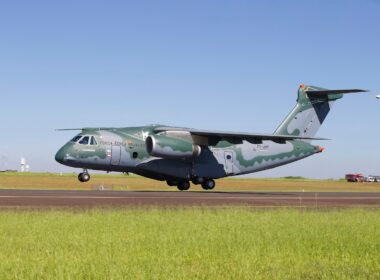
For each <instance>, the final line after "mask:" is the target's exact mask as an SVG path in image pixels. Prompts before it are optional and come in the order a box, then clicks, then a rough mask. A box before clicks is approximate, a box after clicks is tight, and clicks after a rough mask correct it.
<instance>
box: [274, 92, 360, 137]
mask: <svg viewBox="0 0 380 280" xmlns="http://www.w3.org/2000/svg"><path fill="white" fill-rule="evenodd" d="M355 92H365V90H361V89H343V90H327V89H324V88H320V87H316V86H306V85H301V86H300V87H299V89H298V99H297V104H296V106H295V107H294V109H293V110H292V111H291V112H290V113H289V115H288V116H287V117H286V118H285V120H284V121H283V122H282V123H281V125H280V126H279V127H278V128H277V129H276V131H275V132H274V134H275V135H293V136H300V137H314V136H315V135H316V134H317V132H318V129H319V128H320V127H321V125H322V124H323V122H324V121H325V119H326V117H327V115H328V113H329V112H330V110H331V108H332V106H333V104H334V103H335V101H337V100H338V99H341V98H342V97H343V94H346V93H355Z"/></svg>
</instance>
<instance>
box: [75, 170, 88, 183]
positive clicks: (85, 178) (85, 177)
mask: <svg viewBox="0 0 380 280" xmlns="http://www.w3.org/2000/svg"><path fill="white" fill-rule="evenodd" d="M90 179H91V177H90V174H88V172H87V169H84V170H83V172H82V173H79V175H78V180H79V181H80V182H82V183H85V182H88V181H90Z"/></svg>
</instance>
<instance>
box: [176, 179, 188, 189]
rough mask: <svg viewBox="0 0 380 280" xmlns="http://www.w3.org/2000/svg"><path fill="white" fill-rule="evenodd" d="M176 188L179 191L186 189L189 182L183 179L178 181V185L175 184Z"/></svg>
mask: <svg viewBox="0 0 380 280" xmlns="http://www.w3.org/2000/svg"><path fill="white" fill-rule="evenodd" d="M177 188H178V190H180V191H187V190H189V189H190V182H189V181H183V182H180V183H179V184H178V185H177Z"/></svg>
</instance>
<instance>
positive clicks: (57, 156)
mask: <svg viewBox="0 0 380 280" xmlns="http://www.w3.org/2000/svg"><path fill="white" fill-rule="evenodd" d="M55 160H56V161H57V162H59V163H63V162H64V161H65V148H64V147H62V148H61V149H59V150H58V152H57V153H56V154H55Z"/></svg>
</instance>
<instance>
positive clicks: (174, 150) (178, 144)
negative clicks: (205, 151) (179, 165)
mask: <svg viewBox="0 0 380 280" xmlns="http://www.w3.org/2000/svg"><path fill="white" fill-rule="evenodd" d="M145 144H146V150H147V152H148V153H149V154H150V155H151V156H154V157H161V158H173V159H190V158H196V157H198V156H199V155H200V154H201V151H202V150H201V147H200V146H198V145H194V144H193V143H190V142H188V141H185V140H181V139H177V138H173V137H168V136H164V135H150V136H148V137H147V138H146V140H145Z"/></svg>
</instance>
